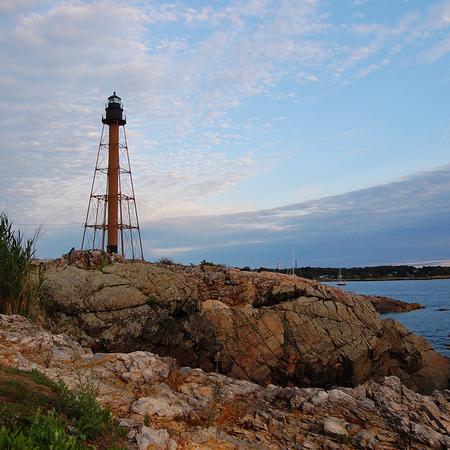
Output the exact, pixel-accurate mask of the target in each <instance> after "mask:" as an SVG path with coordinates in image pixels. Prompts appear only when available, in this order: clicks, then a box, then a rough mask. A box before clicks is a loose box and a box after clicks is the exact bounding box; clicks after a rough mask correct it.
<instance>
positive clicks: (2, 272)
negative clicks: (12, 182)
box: [0, 213, 43, 315]
mask: <svg viewBox="0 0 450 450" xmlns="http://www.w3.org/2000/svg"><path fill="white" fill-rule="evenodd" d="M37 236H38V233H35V234H34V236H33V237H32V238H28V239H25V237H24V236H23V234H22V233H21V232H20V231H14V230H13V228H12V223H11V222H10V221H9V219H8V217H7V216H6V214H4V213H0V313H2V314H23V315H27V314H28V313H29V311H30V306H31V304H32V303H33V302H35V301H38V300H39V296H40V292H41V286H42V282H43V274H42V271H41V270H38V271H37V273H36V272H35V268H34V267H33V265H32V259H33V256H34V253H35V243H36V240H37Z"/></svg>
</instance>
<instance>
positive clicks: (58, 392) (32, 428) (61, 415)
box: [0, 365, 125, 450]
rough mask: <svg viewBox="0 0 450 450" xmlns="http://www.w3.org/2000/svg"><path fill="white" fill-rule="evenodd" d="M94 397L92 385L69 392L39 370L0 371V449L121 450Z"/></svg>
mask: <svg viewBox="0 0 450 450" xmlns="http://www.w3.org/2000/svg"><path fill="white" fill-rule="evenodd" d="M95 397H96V389H95V388H94V386H93V384H92V383H89V382H87V383H84V384H83V385H82V386H81V387H80V388H79V389H77V390H75V391H70V390H69V389H68V388H67V386H66V385H65V384H64V383H63V382H61V381H60V382H57V383H55V382H53V381H51V380H49V379H48V378H47V377H46V376H45V375H43V374H42V373H40V372H38V371H37V370H31V371H22V370H19V369H15V368H11V367H3V366H1V365H0V399H1V400H2V402H3V403H1V404H0V449H2V450H3V449H11V450H12V449H14V450H16V449H17V450H22V449H23V450H25V449H26V450H34V449H44V448H45V449H47V448H48V449H54V450H66V449H74V450H78V449H88V448H89V449H95V448H102V449H106V448H108V449H113V448H115V449H118V448H123V447H119V446H120V445H121V444H122V443H124V442H125V439H124V436H125V431H124V430H123V429H122V428H121V427H119V425H118V424H117V421H116V420H115V419H114V418H113V416H112V414H111V413H110V411H109V410H108V409H107V408H103V407H101V406H100V405H99V404H98V403H97V402H96V399H95ZM118 445H119V446H118Z"/></svg>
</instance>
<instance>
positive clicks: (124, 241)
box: [81, 92, 144, 259]
mask: <svg viewBox="0 0 450 450" xmlns="http://www.w3.org/2000/svg"><path fill="white" fill-rule="evenodd" d="M126 122H127V121H126V118H125V116H124V114H123V104H122V100H121V98H120V97H119V96H118V95H117V94H116V93H115V92H114V93H113V95H111V96H110V97H108V101H107V103H106V105H105V115H104V116H102V123H103V127H102V132H101V137H100V144H99V147H98V152H97V159H96V163H95V169H94V176H93V179H92V185H91V194H90V196H89V203H88V209H87V213H86V221H85V223H84V231H83V239H82V242H81V248H82V249H83V250H102V251H106V252H108V253H117V254H119V255H121V256H122V257H124V258H127V259H144V255H143V250H142V239H141V231H140V227H139V219H138V213H137V207H136V198H135V193H134V185H133V177H132V174H131V165H130V157H129V153H128V145H127V138H126V133H125V125H126Z"/></svg>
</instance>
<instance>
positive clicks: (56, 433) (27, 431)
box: [0, 409, 86, 450]
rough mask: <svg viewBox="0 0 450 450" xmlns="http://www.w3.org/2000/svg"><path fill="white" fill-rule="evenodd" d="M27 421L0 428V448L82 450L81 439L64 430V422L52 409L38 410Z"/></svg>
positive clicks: (16, 449)
mask: <svg viewBox="0 0 450 450" xmlns="http://www.w3.org/2000/svg"><path fill="white" fill-rule="evenodd" d="M27 422H28V423H22V424H20V425H19V424H18V425H15V426H13V427H11V428H6V427H2V428H0V448H2V449H5V450H7V449H8V450H9V449H11V450H13V449H14V450H33V449H41V448H48V449H55V450H56V449H57V450H78V449H80V450H82V449H84V448H86V447H85V446H84V445H83V443H82V441H81V440H80V439H79V438H78V437H77V436H74V435H71V434H68V433H67V432H66V423H65V421H64V420H63V418H62V417H61V416H59V415H58V414H57V413H56V411H55V410H54V409H52V410H51V411H49V413H48V414H43V413H42V412H40V411H39V412H38V413H37V414H35V415H34V416H32V417H30V418H29V419H28V421H27Z"/></svg>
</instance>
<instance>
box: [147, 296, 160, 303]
mask: <svg viewBox="0 0 450 450" xmlns="http://www.w3.org/2000/svg"><path fill="white" fill-rule="evenodd" d="M158 303H159V300H158V299H157V298H156V297H155V296H154V295H147V305H150V306H152V305H157V304H158Z"/></svg>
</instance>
